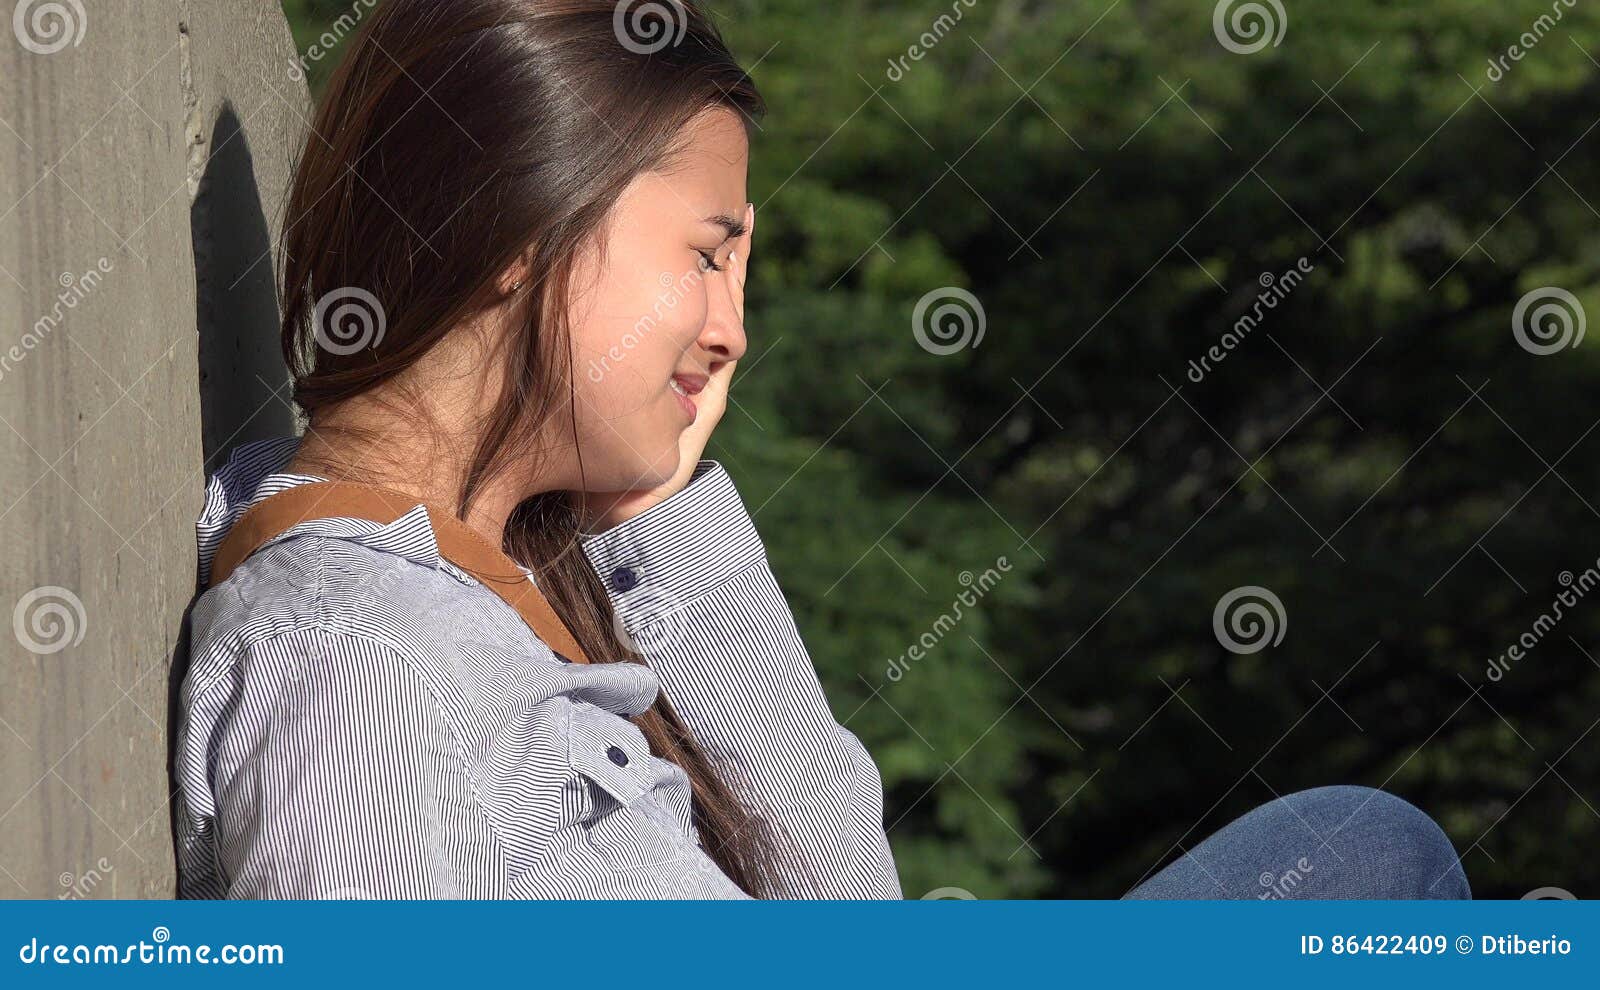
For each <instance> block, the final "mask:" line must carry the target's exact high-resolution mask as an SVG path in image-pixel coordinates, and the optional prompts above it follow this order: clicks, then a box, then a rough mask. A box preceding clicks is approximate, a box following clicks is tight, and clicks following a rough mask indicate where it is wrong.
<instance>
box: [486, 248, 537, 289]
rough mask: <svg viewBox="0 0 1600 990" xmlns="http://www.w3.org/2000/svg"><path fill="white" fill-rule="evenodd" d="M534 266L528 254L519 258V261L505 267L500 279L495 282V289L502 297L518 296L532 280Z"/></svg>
mask: <svg viewBox="0 0 1600 990" xmlns="http://www.w3.org/2000/svg"><path fill="white" fill-rule="evenodd" d="M532 270H533V266H532V265H531V264H530V262H529V258H528V255H527V254H526V253H524V254H520V255H518V256H517V260H515V261H513V262H512V263H511V264H509V265H507V266H506V267H505V270H504V271H502V272H501V273H500V277H499V278H498V279H496V280H495V287H496V288H497V289H498V290H499V291H500V294H501V295H502V296H511V295H516V294H517V293H518V292H519V291H521V289H522V287H523V286H525V285H527V284H528V282H529V280H530V273H531V272H532Z"/></svg>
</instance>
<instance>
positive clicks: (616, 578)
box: [611, 567, 639, 591]
mask: <svg viewBox="0 0 1600 990" xmlns="http://www.w3.org/2000/svg"><path fill="white" fill-rule="evenodd" d="M638 583H639V574H638V572H637V571H635V570H634V569H633V568H631V567H619V568H617V569H616V570H614V571H612V572H611V587H613V588H615V589H617V590H618V591H632V590H633V589H634V586H636V585H637V584H638Z"/></svg>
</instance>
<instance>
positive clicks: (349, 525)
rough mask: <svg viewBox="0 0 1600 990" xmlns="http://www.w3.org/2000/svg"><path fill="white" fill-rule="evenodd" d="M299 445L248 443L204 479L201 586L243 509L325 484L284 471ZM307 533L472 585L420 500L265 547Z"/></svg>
mask: <svg viewBox="0 0 1600 990" xmlns="http://www.w3.org/2000/svg"><path fill="white" fill-rule="evenodd" d="M299 446H300V438H299V437H297V436H288V437H272V438H269V439H266V440H253V441H249V442H246V443H244V444H241V445H240V446H238V447H237V448H235V449H234V450H233V452H232V453H231V454H230V455H229V457H228V461H227V463H226V464H224V465H223V466H222V468H221V469H220V470H218V471H217V472H216V474H214V475H212V476H211V478H210V479H209V480H208V481H207V483H206V500H205V507H204V509H202V511H201V513H200V518H199V519H197V520H196V521H195V544H196V551H197V555H198V573H199V576H200V586H201V587H202V588H204V587H206V586H207V585H208V584H210V581H211V562H212V561H213V560H214V559H215V558H216V554H217V548H218V547H219V546H221V544H222V541H223V539H224V538H225V537H226V536H227V535H228V531H229V530H230V529H232V528H233V524H234V523H235V522H237V521H238V519H239V517H240V516H241V515H243V513H244V511H245V510H246V509H248V508H249V507H250V506H252V505H254V504H256V503H257V502H260V501H261V500H263V499H266V498H269V497H270V496H273V495H276V494H278V493H279V492H282V491H287V490H288V489H290V488H293V487H294V486H296V485H303V484H309V483H312V482H317V481H327V480H328V479H327V478H323V477H319V476H317V475H309V474H295V473H291V472H288V471H284V470H283V468H284V466H285V465H286V464H287V463H288V462H289V459H290V458H292V457H293V456H294V453H295V451H296V450H297V449H298V448H299ZM310 534H315V535H318V536H327V537H333V538H336V539H342V540H349V541H351V542H352V543H360V544H362V545H363V546H368V547H371V548H372V549H374V550H381V551H383V552H385V553H392V554H396V555H398V556H401V557H404V558H406V559H407V560H411V561H414V562H415V563H418V564H422V565H423V566H425V567H432V568H435V569H437V570H441V571H444V572H445V573H447V574H449V575H451V576H452V577H454V578H456V579H457V580H458V581H461V582H462V583H466V584H470V583H473V582H474V579H473V578H472V577H471V576H470V575H468V574H467V573H465V572H464V571H462V570H461V569H460V568H458V567H456V566H455V565H454V564H452V563H450V561H448V560H446V559H444V557H443V556H441V555H440V553H439V544H438V542H437V540H436V539H435V537H434V532H433V525H432V524H431V523H430V522H429V520H428V510H427V509H426V507H424V506H423V505H422V504H421V502H420V500H419V502H418V504H417V506H416V507H415V508H413V509H412V510H411V511H409V512H407V513H405V514H404V515H402V516H401V517H400V518H398V519H396V520H394V521H393V522H390V523H380V522H375V521H373V520H371V519H353V518H348V517H342V518H341V517H330V518H327V519H310V520H307V521H305V522H303V523H300V524H298V525H296V526H293V527H291V528H290V529H287V530H285V531H284V532H282V533H280V534H278V535H277V536H274V537H273V538H271V539H270V540H268V541H267V543H269V544H270V543H275V542H277V541H278V540H284V539H288V538H289V537H290V536H304V535H310ZM263 545H265V544H263ZM518 567H519V568H520V569H521V570H522V571H523V573H525V574H530V575H531V573H532V572H531V571H529V570H528V568H526V567H522V566H521V565H520V564H519V565H518Z"/></svg>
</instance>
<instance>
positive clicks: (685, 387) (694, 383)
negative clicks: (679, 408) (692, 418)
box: [668, 375, 711, 395]
mask: <svg viewBox="0 0 1600 990" xmlns="http://www.w3.org/2000/svg"><path fill="white" fill-rule="evenodd" d="M710 380H711V379H710V378H708V377H706V376H705V375H673V376H672V381H671V382H669V383H668V384H669V385H670V387H671V388H672V390H673V391H674V392H677V393H678V394H679V395H697V394H699V392H700V390H701V389H703V388H705V387H706V382H708V381H710Z"/></svg>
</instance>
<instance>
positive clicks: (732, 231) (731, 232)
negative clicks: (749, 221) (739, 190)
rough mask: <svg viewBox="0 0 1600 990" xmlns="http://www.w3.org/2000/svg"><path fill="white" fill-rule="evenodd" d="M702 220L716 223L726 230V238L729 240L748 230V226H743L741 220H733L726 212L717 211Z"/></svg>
mask: <svg viewBox="0 0 1600 990" xmlns="http://www.w3.org/2000/svg"><path fill="white" fill-rule="evenodd" d="M704 222H705V223H712V224H716V225H717V226H719V227H721V228H722V229H723V230H725V231H727V238H726V239H727V240H730V241H732V240H737V239H738V238H740V237H743V236H744V235H745V233H746V231H748V230H749V228H748V227H746V226H745V224H744V221H743V220H735V219H734V218H733V217H730V216H728V215H727V214H726V213H719V214H717V215H716V216H712V217H706V218H705V220H704Z"/></svg>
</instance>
